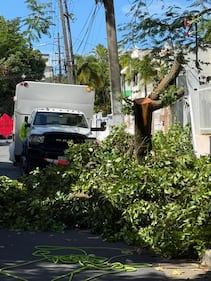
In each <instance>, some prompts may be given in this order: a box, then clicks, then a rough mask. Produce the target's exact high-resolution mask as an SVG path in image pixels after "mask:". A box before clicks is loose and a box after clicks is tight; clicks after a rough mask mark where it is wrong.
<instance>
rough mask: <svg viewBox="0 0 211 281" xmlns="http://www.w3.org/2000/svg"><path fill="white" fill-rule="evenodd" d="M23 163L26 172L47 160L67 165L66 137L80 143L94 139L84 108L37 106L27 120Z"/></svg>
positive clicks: (44, 164) (41, 165) (42, 164)
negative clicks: (81, 109) (82, 109)
mask: <svg viewBox="0 0 211 281" xmlns="http://www.w3.org/2000/svg"><path fill="white" fill-rule="evenodd" d="M26 127H27V134H26V137H25V139H24V141H23V152H22V165H23V170H24V172H26V173H28V172H29V171H30V170H32V169H33V168H34V167H37V166H38V167H45V166H46V165H47V164H48V163H54V164H62V165H67V164H68V161H67V160H66V159H65V155H64V152H65V150H66V149H67V148H68V141H70V140H72V141H73V142H74V143H83V142H85V141H86V140H93V139H95V138H94V136H93V134H92V132H91V129H90V126H89V124H88V121H87V119H86V116H85V115H84V114H83V112H80V111H77V110H70V109H59V108H47V107H46V108H36V109H35V110H33V112H32V114H31V115H30V117H29V119H28V122H27V123H26Z"/></svg>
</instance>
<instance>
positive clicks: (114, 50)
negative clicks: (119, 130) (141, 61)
mask: <svg viewBox="0 0 211 281" xmlns="http://www.w3.org/2000/svg"><path fill="white" fill-rule="evenodd" d="M102 2H103V4H104V7H105V15H106V31H107V42H108V54H109V67H110V81H111V92H112V95H111V99H112V102H111V106H112V114H113V116H114V117H115V116H119V119H120V120H119V121H120V122H118V123H121V122H122V120H123V118H122V114H121V107H122V106H121V102H120V100H119V97H120V96H121V82H120V66H119V57H118V46H117V35H116V25H115V15H114V3H113V0H103V1H102Z"/></svg>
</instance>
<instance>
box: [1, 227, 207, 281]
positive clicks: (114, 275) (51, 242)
mask: <svg viewBox="0 0 211 281" xmlns="http://www.w3.org/2000/svg"><path fill="white" fill-rule="evenodd" d="M0 268H1V270H0V280H1V281H12V280H22V281H56V280H61V281H66V280H72V281H85V280H87V281H89V280H100V281H106V280H107V281H108V280H110V281H118V280H121V281H126V280H130V281H138V280H142V281H143V280H150V281H155V280H197V281H199V280H203V281H208V280H211V275H210V272H208V271H207V268H202V267H200V266H199V264H198V263H196V262H194V263H192V262H187V261H181V262H179V261H176V262H175V261H166V260H164V259H161V258H160V257H158V256H156V255H153V254H151V253H149V252H147V251H145V250H143V251H142V250H141V251H140V250H139V251H137V249H136V248H135V247H130V246H127V245H125V244H124V243H109V242H107V241H104V240H103V239H102V238H101V236H97V235H94V234H92V233H91V232H90V231H88V230H79V229H75V230H69V231H67V232H64V233H54V232H29V231H12V230H7V229H0ZM71 274H72V275H71ZM94 276H98V278H94ZM61 277H64V278H61Z"/></svg>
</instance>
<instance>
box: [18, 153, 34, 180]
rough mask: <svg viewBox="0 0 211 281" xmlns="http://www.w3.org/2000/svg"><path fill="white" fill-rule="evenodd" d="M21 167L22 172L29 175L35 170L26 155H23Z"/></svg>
mask: <svg viewBox="0 0 211 281" xmlns="http://www.w3.org/2000/svg"><path fill="white" fill-rule="evenodd" d="M21 167H22V172H23V173H24V174H27V175H28V174H29V173H30V172H31V171H32V170H33V165H32V163H31V162H30V161H29V159H28V157H26V156H25V155H22V157H21Z"/></svg>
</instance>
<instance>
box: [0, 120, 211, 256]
mask: <svg viewBox="0 0 211 281" xmlns="http://www.w3.org/2000/svg"><path fill="white" fill-rule="evenodd" d="M131 138H132V137H131V136H130V135H128V134H127V133H125V130H124V127H114V128H113V132H112V133H111V134H110V135H109V136H108V138H107V139H105V140H103V141H102V142H100V143H96V142H95V143H84V144H80V145H77V144H73V143H71V142H70V143H69V149H68V150H67V151H66V153H67V156H68V157H69V159H70V161H71V164H70V166H69V167H55V166H49V167H47V168H46V169H45V170H41V171H39V170H35V171H34V172H32V173H31V174H30V175H29V176H28V177H26V178H25V177H22V178H21V179H20V180H19V182H18V181H12V180H9V179H8V178H6V177H1V178H0V180H1V181H0V206H1V207H0V208H1V209H0V211H1V213H2V214H4V216H2V217H1V220H0V226H1V227H13V228H19V229H20V228H22V229H35V230H61V229H64V228H71V227H76V226H77V227H88V228H91V229H92V230H93V231H95V232H97V233H101V234H102V235H103V236H104V237H106V238H107V239H110V240H115V241H116V240H124V241H125V242H127V243H129V244H135V245H137V246H139V247H141V246H145V247H150V248H152V249H153V250H154V251H156V252H157V253H160V254H162V255H163V256H168V257H192V258H193V257H197V256H200V255H201V254H202V253H203V251H204V250H205V249H206V248H209V247H210V246H211V244H210V235H211V221H210V212H211V205H210V204H211V203H210V202H211V185H210V170H211V159H210V157H208V156H206V157H205V156H204V157H200V158H197V157H196V156H195V154H194V152H193V150H192V144H191V131H190V128H189V127H185V128H182V127H181V126H180V125H179V124H175V125H174V126H172V127H171V128H170V130H169V132H168V133H167V134H163V133H162V132H161V131H159V132H157V133H156V134H155V135H154V136H153V150H152V151H151V152H150V153H149V154H148V155H147V156H146V157H145V158H144V160H143V163H141V164H137V162H136V160H135V159H134V158H133V157H131V156H128V149H129V148H130V145H131Z"/></svg>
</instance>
